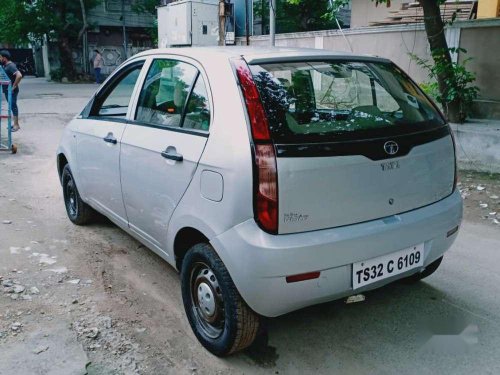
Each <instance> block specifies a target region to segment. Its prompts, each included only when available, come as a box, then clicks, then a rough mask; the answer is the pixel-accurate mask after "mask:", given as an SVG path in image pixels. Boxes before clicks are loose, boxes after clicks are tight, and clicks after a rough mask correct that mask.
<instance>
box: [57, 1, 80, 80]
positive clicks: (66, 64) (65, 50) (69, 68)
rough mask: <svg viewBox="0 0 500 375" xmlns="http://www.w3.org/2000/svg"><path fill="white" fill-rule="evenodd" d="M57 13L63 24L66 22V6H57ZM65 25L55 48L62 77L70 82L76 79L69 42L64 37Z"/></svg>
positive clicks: (65, 36)
mask: <svg viewBox="0 0 500 375" xmlns="http://www.w3.org/2000/svg"><path fill="white" fill-rule="evenodd" d="M56 9H57V13H58V15H59V17H60V18H61V20H62V21H63V22H66V4H65V3H64V2H62V3H60V4H57V8H56ZM67 26H68V25H66V26H65V27H64V28H63V29H62V30H61V31H60V32H59V33H58V34H59V35H58V36H57V48H58V49H59V62H60V64H61V69H62V72H63V77H66V78H68V80H70V81H72V80H74V79H75V78H76V71H75V66H74V64H73V56H72V52H71V42H70V40H69V38H68V36H67V35H66V27H67Z"/></svg>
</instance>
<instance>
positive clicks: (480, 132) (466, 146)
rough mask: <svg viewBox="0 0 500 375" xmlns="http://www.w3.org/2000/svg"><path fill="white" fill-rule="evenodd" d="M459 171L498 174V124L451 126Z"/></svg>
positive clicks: (499, 123) (499, 153)
mask: <svg viewBox="0 0 500 375" xmlns="http://www.w3.org/2000/svg"><path fill="white" fill-rule="evenodd" d="M451 128H452V130H453V133H454V134H455V143H456V145H457V149H456V150H457V160H458V167H459V168H460V169H471V170H475V171H479V172H489V173H500V122H498V121H497V122H491V121H489V122H487V123H482V122H480V121H477V122H473V123H467V124H462V125H456V124H452V125H451Z"/></svg>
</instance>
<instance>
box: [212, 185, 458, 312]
mask: <svg viewBox="0 0 500 375" xmlns="http://www.w3.org/2000/svg"><path fill="white" fill-rule="evenodd" d="M461 220H462V199H461V197H460V193H459V192H458V191H455V192H454V193H453V194H452V195H450V196H449V197H447V198H445V199H443V200H441V201H439V202H437V203H434V204H432V205H430V206H427V207H423V208H420V209H417V210H414V211H410V212H407V213H404V214H401V215H395V216H391V217H388V218H384V219H378V220H373V221H370V222H366V223H360V224H354V225H349V226H345V227H339V228H332V229H325V230H319V231H314V232H306V233H299V234H286V235H277V236H276V235H270V234H267V233H265V232H263V231H262V230H261V229H260V228H259V227H258V226H257V225H256V224H255V221H254V220H248V221H246V222H243V223H241V224H239V225H237V226H235V227H233V228H231V229H230V230H228V231H226V232H224V233H222V234H221V235H219V236H217V237H216V238H214V239H213V240H212V241H211V243H212V245H213V247H214V248H215V249H216V251H217V253H218V254H219V256H220V258H221V259H222V261H223V262H224V264H225V265H226V267H227V269H228V270H229V273H230V275H231V277H232V279H233V281H234V283H235V285H236V287H237V288H238V291H239V292H240V294H241V296H242V297H243V299H244V300H245V301H246V302H247V303H248V305H249V306H250V307H251V308H252V309H253V310H254V311H256V312H257V313H259V314H261V315H264V316H269V317H274V316H278V315H282V314H285V313H287V312H290V311H293V310H297V309H300V308H303V307H306V306H310V305H314V304H317V303H322V302H326V301H331V300H335V299H338V298H342V297H345V296H348V295H351V294H353V293H359V292H362V291H366V290H370V289H375V288H377V287H380V286H382V285H385V284H388V283H390V282H392V281H394V280H395V279H398V278H402V277H405V276H408V275H409V274H411V273H415V272H419V271H420V270H419V269H416V270H412V271H409V272H408V273H406V274H400V275H397V276H395V277H392V278H388V279H385V280H381V281H379V282H378V283H374V284H370V285H368V286H366V287H363V288H360V289H356V291H353V289H352V280H351V272H352V263H354V262H358V261H361V260H367V259H371V258H374V257H377V256H381V255H384V254H388V253H391V252H395V251H398V250H401V249H404V248H407V247H409V246H413V245H415V244H419V243H425V247H424V259H425V260H424V266H427V265H428V264H429V263H432V261H434V260H436V259H437V258H439V257H440V256H442V255H443V253H444V252H445V251H446V250H448V249H449V247H450V246H451V245H452V243H453V241H454V240H455V238H456V236H457V233H454V234H453V235H451V236H449V237H447V233H448V231H450V230H451V229H453V228H455V227H457V226H458V225H460V222H461ZM313 271H321V275H320V278H319V279H315V280H308V281H302V282H297V283H290V284H288V283H287V282H286V279H285V278H286V276H289V275H296V274H301V273H306V272H313Z"/></svg>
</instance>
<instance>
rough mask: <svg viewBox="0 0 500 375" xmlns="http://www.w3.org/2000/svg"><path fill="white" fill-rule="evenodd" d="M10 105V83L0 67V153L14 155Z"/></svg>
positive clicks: (15, 150) (14, 146) (14, 147)
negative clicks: (5, 97) (8, 152)
mask: <svg viewBox="0 0 500 375" xmlns="http://www.w3.org/2000/svg"><path fill="white" fill-rule="evenodd" d="M4 93H6V96H7V100H5V99H4V96H5V95H4ZM4 102H5V104H4ZM11 103H12V82H11V80H10V78H9V76H8V75H7V73H5V70H4V69H3V68H2V67H1V66H0V151H10V152H12V153H13V154H15V153H16V152H17V147H16V145H14V144H12V106H11ZM4 124H5V125H4ZM4 127H5V130H4Z"/></svg>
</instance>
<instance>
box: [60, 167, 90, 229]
mask: <svg viewBox="0 0 500 375" xmlns="http://www.w3.org/2000/svg"><path fill="white" fill-rule="evenodd" d="M61 182H62V187H63V196H64V205H65V206H66V213H67V214H68V217H69V219H70V220H71V221H72V222H73V223H74V224H76V225H85V224H88V223H89V222H91V221H92V219H93V218H94V217H95V211H94V210H93V209H92V207H90V206H89V205H87V204H86V203H85V202H84V201H83V200H82V198H81V197H80V193H79V192H78V189H77V187H76V183H75V179H74V178H73V174H72V173H71V169H70V167H69V164H66V165H65V166H64V168H63V172H62V176H61Z"/></svg>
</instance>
